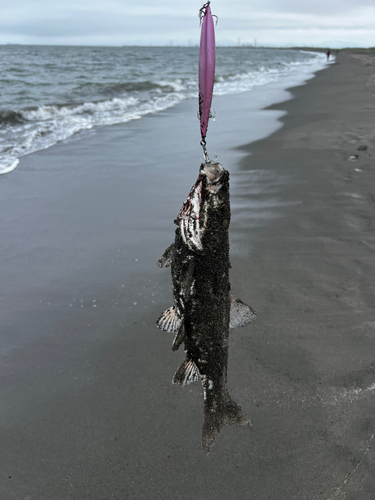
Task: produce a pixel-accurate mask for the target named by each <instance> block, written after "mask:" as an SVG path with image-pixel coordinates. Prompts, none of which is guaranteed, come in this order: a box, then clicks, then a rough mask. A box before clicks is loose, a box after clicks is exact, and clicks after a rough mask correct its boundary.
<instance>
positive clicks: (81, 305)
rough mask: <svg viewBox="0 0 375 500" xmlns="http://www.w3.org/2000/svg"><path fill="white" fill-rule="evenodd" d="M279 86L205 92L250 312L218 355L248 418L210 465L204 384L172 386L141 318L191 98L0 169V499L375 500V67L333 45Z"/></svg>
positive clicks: (167, 361) (240, 289)
mask: <svg viewBox="0 0 375 500" xmlns="http://www.w3.org/2000/svg"><path fill="white" fill-rule="evenodd" d="M372 52H373V51H372ZM290 86H291V88H290V89H289V92H286V91H285V90H281V89H280V88H278V87H277V85H273V84H270V85H268V86H267V89H266V90H264V89H263V90H261V89H258V90H257V89H254V90H253V91H252V92H246V93H244V94H238V95H229V96H223V97H221V98H218V99H216V101H215V108H216V114H217V120H216V121H215V122H214V123H212V124H210V127H209V133H208V139H207V143H208V149H209V153H210V154H211V156H213V153H214V152H215V151H217V152H218V154H219V160H220V161H221V163H222V164H223V165H224V166H225V168H227V169H228V170H229V171H230V173H231V203H232V223H231V230H230V234H231V261H232V270H231V285H232V290H233V293H234V294H235V295H236V296H238V297H239V298H241V299H242V300H243V301H245V302H247V303H249V304H250V305H251V306H252V307H254V309H255V310H256V311H257V313H258V319H257V321H256V322H255V323H254V324H253V325H250V326H248V327H245V328H243V329H238V330H235V331H233V332H232V333H231V336H230V342H229V367H228V385H229V389H230V391H231V394H232V396H233V398H234V399H235V400H236V401H237V402H238V403H239V404H240V405H241V406H242V408H243V409H244V411H245V412H246V413H247V414H248V415H249V416H250V417H251V420H252V423H253V427H251V428H236V427H233V428H232V427H230V428H229V427H226V428H224V429H223V430H222V432H221V433H220V435H219V436H218V439H217V443H216V445H215V447H214V449H213V451H212V453H211V454H210V455H209V456H208V457H206V456H205V454H204V453H203V451H202V449H201V442H200V441H201V425H202V413H203V401H202V389H201V387H200V384H193V385H190V386H188V387H187V388H183V389H181V388H180V387H175V386H173V385H172V384H171V380H172V377H173V375H174V373H175V370H176V369H177V368H178V366H179V365H180V363H181V361H182V360H183V352H180V351H178V352H177V353H174V352H172V350H171V342H172V337H171V336H170V335H169V334H167V333H165V332H162V331H160V330H158V329H157V328H156V326H155V321H156V319H157V317H158V316H159V314H160V312H162V311H163V310H164V309H165V308H166V307H169V306H170V305H171V300H172V288H171V280H170V273H169V271H168V270H161V269H158V268H157V267H156V265H155V262H156V260H157V259H158V258H159V257H160V255H161V254H162V252H163V251H164V249H165V248H166V247H167V246H168V245H169V244H170V243H171V241H172V239H173V235H174V225H173V219H174V218H175V217H176V215H177V213H178V211H179V209H180V207H181V204H182V202H183V201H184V200H185V198H186V195H187V193H188V191H189V189H190V187H191V185H192V184H193V183H194V181H195V178H196V175H197V171H198V166H199V159H200V157H201V149H200V146H199V127H198V121H197V119H196V107H197V105H196V103H195V102H192V101H184V102H182V103H180V104H179V105H177V106H176V107H174V108H170V109H167V110H165V111H163V112H161V113H158V114H155V115H149V116H146V117H144V118H142V119H141V120H138V121H134V122H130V123H127V124H124V125H117V126H112V127H103V128H98V129H95V130H91V131H87V132H83V133H82V134H83V135H82V134H81V136H80V138H79V139H77V137H73V138H72V139H70V140H67V141H65V142H63V143H60V144H57V145H56V146H54V147H52V148H50V149H47V150H45V151H40V152H37V153H34V154H32V155H29V156H26V157H23V158H21V161H20V165H19V166H18V167H17V169H16V170H15V171H14V172H12V173H11V174H9V175H4V176H1V177H0V230H1V235H2V236H1V240H0V250H1V254H2V259H1V264H0V266H1V269H0V276H1V280H0V304H1V316H0V329H1V341H0V359H1V363H0V380H1V383H0V401H1V405H0V433H1V434H0V441H1V447H0V460H1V474H0V500H2V499H4V500H41V499H46V500H47V499H48V500H110V499H121V500H122V499H137V500H138V499H139V500H156V499H160V500H168V499H171V500H172V499H173V500H179V499H181V500H188V499H192V498H195V499H199V500H211V499H220V500H227V499H233V500H237V499H241V500H242V499H257V500H303V499H306V500H315V499H318V498H319V499H322V500H344V499H345V500H373V498H374V496H375V477H374V466H373V464H374V459H375V456H374V436H375V420H374V409H375V403H374V396H375V367H374V363H375V361H374V344H375V313H374V304H375V288H374V277H375V259H374V249H375V237H374V201H375V188H374V186H375V161H374V159H375V156H374V155H375V128H374V118H373V117H374V112H375V101H374V96H375V56H374V54H372V53H371V52H369V51H362V52H360V51H358V52H345V51H340V53H339V55H338V57H337V60H336V63H335V64H332V65H331V66H330V67H329V68H327V69H325V70H323V71H320V72H318V73H317V74H316V77H315V78H314V79H312V80H309V81H308V82H307V83H306V84H305V85H301V86H298V87H295V86H294V83H293V79H291V82H290ZM267 93H268V94H267ZM266 94H267V95H266ZM263 102H275V103H276V104H274V105H272V106H270V107H268V108H267V109H264V110H260V108H262V107H264V105H263V104H262V103H263ZM219 117H225V119H223V118H220V120H219ZM359 148H360V149H359ZM350 157H353V158H350Z"/></svg>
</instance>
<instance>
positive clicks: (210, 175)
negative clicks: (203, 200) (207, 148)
mask: <svg viewBox="0 0 375 500" xmlns="http://www.w3.org/2000/svg"><path fill="white" fill-rule="evenodd" d="M200 173H201V175H202V177H203V179H204V178H205V182H204V181H203V183H204V187H205V188H206V189H207V190H208V191H209V192H210V193H214V194H217V193H218V192H219V190H220V188H221V187H222V186H223V185H225V184H227V183H228V180H229V174H228V172H227V171H226V170H225V169H224V167H223V166H222V165H221V164H220V163H218V162H208V163H203V164H202V165H201V172H200Z"/></svg>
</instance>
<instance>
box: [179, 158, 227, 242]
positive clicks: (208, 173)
mask: <svg viewBox="0 0 375 500" xmlns="http://www.w3.org/2000/svg"><path fill="white" fill-rule="evenodd" d="M220 207H224V208H225V207H227V209H226V210H225V211H226V213H227V214H229V216H227V217H226V220H227V223H225V221H224V225H225V224H226V227H228V226H229V219H230V210H229V173H228V172H227V171H226V170H225V169H224V168H223V166H222V165H221V164H220V163H218V162H207V163H202V164H201V166H200V170H199V176H198V179H197V181H196V183H195V184H194V186H193V187H192V188H191V190H190V193H189V195H188V197H187V199H186V201H185V202H184V204H183V206H182V208H181V210H180V212H179V214H178V217H177V219H176V220H175V223H176V224H177V225H178V226H179V227H180V229H181V236H182V238H183V240H184V242H185V243H186V244H187V246H188V247H189V249H190V250H193V251H202V250H203V249H204V246H203V243H202V238H203V235H204V234H205V232H206V231H207V228H208V226H209V221H210V219H212V218H214V217H216V218H217V215H219V218H220V219H222V218H223V217H222V215H221V212H222V210H221V211H220V210H218V209H219V208H220ZM219 225H220V224H219ZM216 227H219V226H218V224H216Z"/></svg>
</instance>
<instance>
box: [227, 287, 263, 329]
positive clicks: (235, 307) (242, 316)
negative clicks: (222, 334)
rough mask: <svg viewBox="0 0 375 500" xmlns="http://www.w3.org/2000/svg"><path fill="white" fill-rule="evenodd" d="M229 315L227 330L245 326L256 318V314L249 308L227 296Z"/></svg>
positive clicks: (240, 301)
mask: <svg viewBox="0 0 375 500" xmlns="http://www.w3.org/2000/svg"><path fill="white" fill-rule="evenodd" d="M229 300H230V313H229V328H237V327H239V326H245V325H248V324H249V323H251V322H252V321H254V320H255V319H256V317H257V315H256V312H255V311H254V310H253V309H251V307H250V306H248V305H247V304H245V303H244V302H242V300H240V299H236V297H234V296H233V295H230V296H229Z"/></svg>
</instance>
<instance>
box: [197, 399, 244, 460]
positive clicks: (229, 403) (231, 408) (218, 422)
mask: <svg viewBox="0 0 375 500" xmlns="http://www.w3.org/2000/svg"><path fill="white" fill-rule="evenodd" d="M224 425H241V426H251V425H252V423H251V420H250V419H249V418H248V417H247V416H246V415H245V413H244V412H243V411H242V409H241V407H240V406H239V405H238V404H237V403H236V402H235V401H233V400H232V398H231V397H230V396H229V394H226V396H225V397H224V399H223V401H222V402H221V404H220V405H209V404H205V408H204V421H203V427H202V447H203V449H204V451H205V452H206V453H207V454H208V453H210V451H211V450H212V447H213V445H214V444H215V440H216V436H217V435H218V434H219V432H220V430H221V428H222V427H223V426H224Z"/></svg>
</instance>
